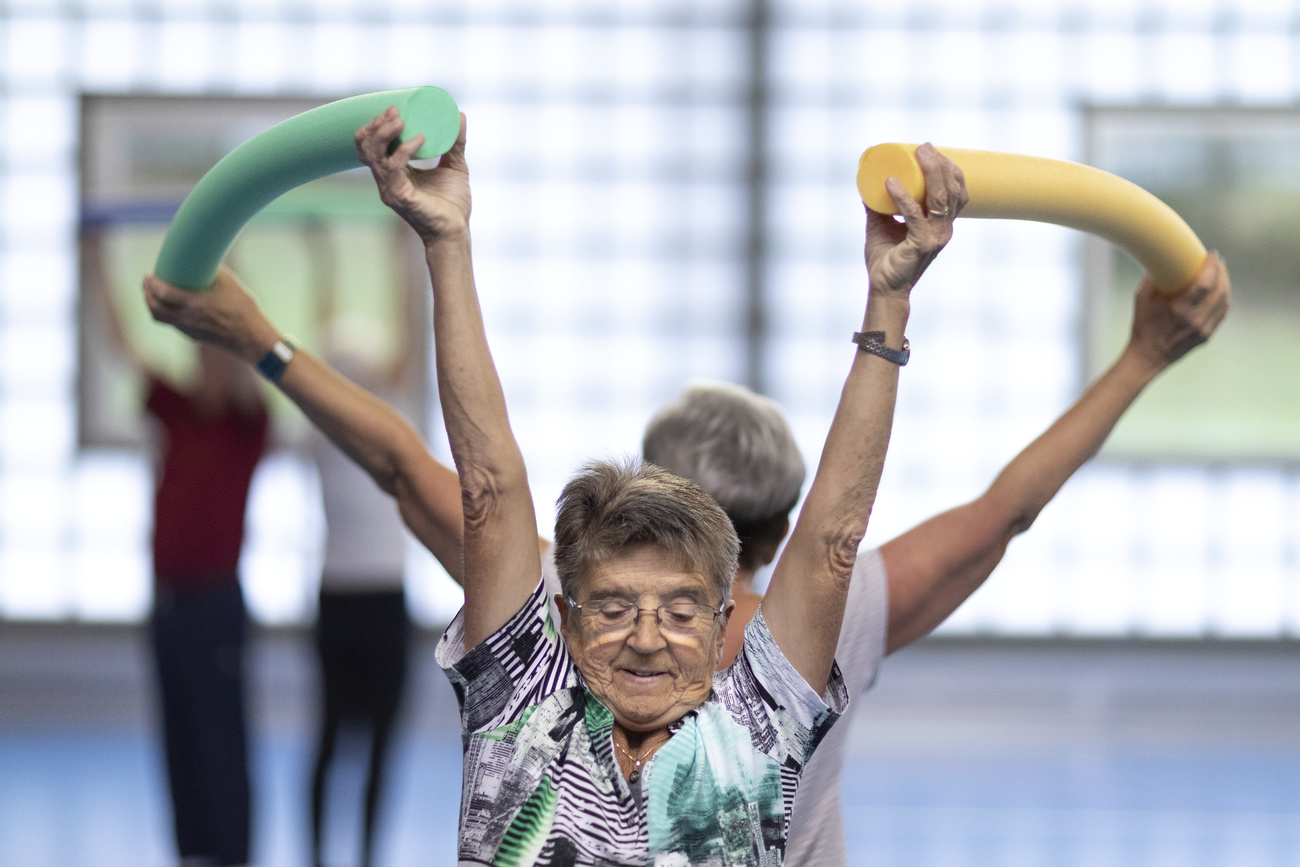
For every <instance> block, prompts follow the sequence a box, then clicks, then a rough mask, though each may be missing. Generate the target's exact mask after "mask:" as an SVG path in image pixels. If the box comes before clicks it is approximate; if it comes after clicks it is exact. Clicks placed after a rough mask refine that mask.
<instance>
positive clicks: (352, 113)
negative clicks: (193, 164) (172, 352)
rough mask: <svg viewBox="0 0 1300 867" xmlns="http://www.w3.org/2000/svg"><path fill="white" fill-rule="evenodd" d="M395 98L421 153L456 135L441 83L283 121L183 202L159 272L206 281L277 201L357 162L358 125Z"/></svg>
mask: <svg viewBox="0 0 1300 867" xmlns="http://www.w3.org/2000/svg"><path fill="white" fill-rule="evenodd" d="M390 105H395V106H397V108H398V111H399V112H400V113H401V115H402V119H403V120H404V121H405V122H406V126H405V128H404V129H403V131H402V134H401V137H400V138H401V140H402V141H404V142H405V141H407V140H409V139H411V138H413V137H414V136H416V135H423V136H424V138H425V141H424V144H423V145H422V146H421V147H420V150H419V151H417V152H416V154H415V158H416V159H430V158H433V157H437V156H441V155H442V154H444V153H446V152H447V151H448V150H450V149H451V146H452V145H453V144H455V143H456V136H457V135H458V134H459V132H460V110H459V109H458V108H457V106H456V102H455V100H453V99H452V98H451V96H450V95H448V93H447V92H446V91H445V90H442V89H441V88H438V87H410V88H404V89H401V90H385V91H379V92H377V93H367V94H362V95H360V96H353V97H349V98H347V99H340V100H338V101H336V102H331V103H327V104H326V105H322V106H319V107H317V108H313V109H311V110H309V111H305V112H303V113H302V114H298V115H295V116H294V117H291V118H288V119H287V120H284V121H281V122H280V123H278V124H276V125H275V126H273V127H271V128H270V129H268V130H266V131H265V132H263V133H260V134H259V135H257V136H255V137H253V138H252V139H249V140H248V141H246V142H244V143H243V144H241V145H240V146H239V147H237V148H235V149H234V150H233V151H231V152H230V153H228V154H226V156H225V157H223V158H222V159H221V161H220V162H218V163H217V164H216V165H215V166H213V167H212V168H211V169H210V170H209V171H208V173H207V174H205V175H204V176H203V177H202V178H201V179H200V180H199V182H198V183H197V184H195V185H194V189H193V190H191V191H190V194H189V195H188V196H186V197H185V201H184V202H182V203H181V206H180V209H179V210H178V211H177V212H176V216H175V217H174V218H173V219H172V222H171V225H170V226H169V227H168V229H167V236H166V238H164V240H163V245H162V250H161V251H160V252H159V254H158V261H157V263H156V264H155V265H154V273H156V274H157V275H158V276H159V277H161V278H162V279H163V280H165V281H167V282H168V283H171V284H172V285H174V286H180V287H182V288H185V289H203V288H207V287H209V286H211V285H212V283H213V281H214V280H216V278H217V268H218V267H219V266H220V264H221V260H222V259H223V258H224V257H225V255H226V251H228V250H229V249H230V245H231V244H233V243H234V241H235V237H236V236H237V235H238V234H239V232H240V231H241V230H242V229H243V228H244V225H245V224H246V223H247V222H248V221H249V220H250V219H252V218H253V216H254V215H256V214H257V212H258V211H260V210H262V208H264V207H266V205H268V204H269V203H270V202H272V201H274V200H275V199H276V198H277V197H279V196H280V195H282V194H283V193H286V192H288V191H289V190H291V189H293V188H295V187H298V186H301V185H302V184H305V183H307V182H308V181H314V180H316V179H317V178H323V177H325V176H326V175H332V174H334V173H335V172H341V171H345V170H346V169H353V168H356V167H357V166H359V165H361V163H360V162H359V161H358V160H357V149H356V142H355V138H354V137H355V135H356V131H357V130H358V129H359V128H361V127H363V126H365V125H366V124H368V123H369V122H370V121H371V120H373V119H374V118H375V116H376V115H378V114H380V113H381V112H383V111H384V109H386V108H388V107H389V106H390Z"/></svg>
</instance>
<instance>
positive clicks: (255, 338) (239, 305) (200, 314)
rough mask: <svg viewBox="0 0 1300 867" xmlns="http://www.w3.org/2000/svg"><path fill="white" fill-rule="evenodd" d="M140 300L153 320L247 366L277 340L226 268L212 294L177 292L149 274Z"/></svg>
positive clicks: (254, 304) (223, 268)
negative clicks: (208, 344)
mask: <svg viewBox="0 0 1300 867" xmlns="http://www.w3.org/2000/svg"><path fill="white" fill-rule="evenodd" d="M144 297H145V302H146V303H147V304H148V305H149V312H150V313H151V314H152V315H153V318H154V319H155V320H156V321H158V322H162V323H165V324H167V325H171V326H174V327H175V328H177V329H179V330H180V331H181V332H183V333H184V334H186V335H187V336H189V337H190V338H192V339H194V340H198V341H201V342H203V343H210V344H212V345H213V346H218V347H220V348H222V349H224V350H226V351H227V352H231V353H234V354H235V355H238V356H240V357H241V358H243V359H245V360H247V361H256V360H257V359H258V358H261V357H262V354H263V353H265V352H266V350H267V349H268V348H269V347H270V346H272V345H273V344H274V343H275V341H277V340H279V339H280V333H279V332H278V331H276V329H275V326H274V325H273V324H271V321H270V320H269V319H267V318H266V316H265V315H264V314H263V313H262V310H261V308H259V307H258V306H257V301H256V300H255V299H254V298H253V296H252V294H251V293H249V291H248V290H247V289H245V288H244V285H243V284H242V283H241V282H240V281H239V277H238V276H237V275H236V274H235V272H234V271H231V270H230V269H229V268H227V267H226V266H225V265H222V266H221V268H220V269H219V270H218V271H217V279H216V282H214V283H213V284H212V288H211V289H205V290H199V291H192V290H187V289H179V288H177V287H175V286H173V285H171V284H170V283H167V282H164V281H163V280H161V279H159V278H158V277H157V276H155V275H153V274H150V275H148V276H147V277H145V278H144Z"/></svg>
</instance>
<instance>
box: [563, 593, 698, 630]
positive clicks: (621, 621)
mask: <svg viewBox="0 0 1300 867" xmlns="http://www.w3.org/2000/svg"><path fill="white" fill-rule="evenodd" d="M569 607H571V608H573V609H574V610H575V611H577V612H578V614H580V615H581V616H582V617H584V618H586V622H587V623H588V624H590V625H591V627H592V628H593V629H595V630H596V631H598V632H602V633H616V632H630V631H631V629H632V627H633V626H634V625H635V624H636V621H637V618H639V617H640V616H641V614H642V613H644V612H647V611H652V612H654V615H655V619H656V620H657V621H658V623H659V628H660V629H661V630H663V631H664V632H669V633H673V634H675V635H697V634H699V633H701V632H703V631H704V630H706V629H708V628H709V627H710V626H712V625H713V621H715V620H717V619H718V618H719V617H720V616H721V615H722V611H723V609H721V608H710V607H709V606H707V605H697V604H695V603H694V602H671V603H669V604H667V605H660V606H659V607H658V608H637V607H636V606H635V605H633V604H632V603H631V602H626V601H624V600H622V599H599V600H596V601H595V602H586V603H583V604H582V605H579V604H578V603H577V602H574V601H573V598H572V597H570V598H569Z"/></svg>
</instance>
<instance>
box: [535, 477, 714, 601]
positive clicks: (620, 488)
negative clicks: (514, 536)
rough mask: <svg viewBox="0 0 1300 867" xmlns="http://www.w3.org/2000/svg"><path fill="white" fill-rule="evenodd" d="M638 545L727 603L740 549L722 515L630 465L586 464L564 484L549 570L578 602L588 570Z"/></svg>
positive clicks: (673, 483)
mask: <svg viewBox="0 0 1300 867" xmlns="http://www.w3.org/2000/svg"><path fill="white" fill-rule="evenodd" d="M642 545H653V546H655V547H657V548H659V549H661V550H663V551H665V552H667V553H668V554H669V555H670V556H672V557H674V558H675V559H676V560H677V561H678V564H679V568H682V569H686V570H689V571H699V572H703V573H704V575H705V576H706V577H707V578H708V580H709V583H710V585H711V586H712V587H713V589H714V591H715V592H716V594H717V598H718V603H719V604H723V603H725V602H726V601H727V600H728V599H730V598H731V581H732V579H733V578H735V576H736V567H737V557H738V556H739V551H740V543H739V541H738V540H737V539H736V530H735V528H734V527H733V526H732V525H731V521H730V520H728V518H727V514H726V512H724V511H723V510H722V508H721V507H720V506H719V505H718V504H717V502H715V501H714V499H713V498H712V497H710V496H709V494H708V492H706V491H705V490H704V489H703V488H701V487H700V486H699V485H697V484H695V483H694V482H691V481H688V480H686V479H683V478H680V477H678V476H675V475H673V474H672V473H670V472H668V471H667V470H664V469H661V468H659V467H657V466H654V465H652V464H644V463H640V462H639V461H637V460H635V459H629V460H625V461H621V462H617V461H591V462H589V463H587V464H585V465H584V466H583V468H582V470H581V471H580V472H579V473H578V475H576V476H574V477H573V478H572V479H570V480H569V483H568V484H567V485H565V486H564V490H563V492H561V494H560V499H559V502H558V503H557V505H556V516H555V570H556V572H558V573H559V576H560V589H561V591H562V592H563V593H564V595H566V596H568V597H569V598H571V599H576V598H577V596H578V592H579V590H580V589H581V588H582V585H583V584H584V583H585V582H586V580H587V577H588V576H589V575H590V574H591V571H592V569H594V568H595V567H597V566H599V565H600V564H602V563H605V562H607V561H609V560H612V559H615V558H617V557H618V556H619V555H620V554H623V553H627V552H630V551H631V550H632V549H634V548H638V547H640V546H642Z"/></svg>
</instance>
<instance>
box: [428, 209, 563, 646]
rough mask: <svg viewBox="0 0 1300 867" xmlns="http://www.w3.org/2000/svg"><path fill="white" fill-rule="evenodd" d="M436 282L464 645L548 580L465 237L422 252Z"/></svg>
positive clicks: (437, 333)
mask: <svg viewBox="0 0 1300 867" xmlns="http://www.w3.org/2000/svg"><path fill="white" fill-rule="evenodd" d="M425 251H426V260H427V262H428V266H429V276H430V278H431V279H432V282H433V329H434V347H435V354H436V358H437V370H438V396H439V399H440V401H441V403H442V414H443V420H444V422H445V424H446V427H447V437H448V440H449V442H450V444H451V452H452V457H453V459H454V460H455V463H456V471H457V473H458V475H459V478H460V490H461V504H462V508H463V510H464V552H465V556H464V559H465V569H464V586H465V611H464V629H465V645H466V647H467V648H469V647H473V646H474V645H475V644H477V643H478V642H479V641H481V640H482V639H483V638H486V637H487V636H488V635H490V634H491V633H492V632H494V631H495V630H496V629H498V628H499V627H500V626H501V625H502V624H504V623H505V621H506V620H507V619H508V618H509V617H510V616H511V615H513V614H514V612H515V611H516V610H518V608H519V606H520V605H522V604H523V602H524V601H525V600H526V598H527V596H528V593H529V592H531V590H532V585H533V583H534V582H535V581H536V580H537V577H538V576H539V575H540V574H541V559H540V557H539V555H538V550H537V544H536V539H537V519H536V516H535V514H534V511H533V500H532V493H531V492H530V491H529V490H528V478H527V472H526V470H525V468H524V461H523V455H522V454H521V452H520V450H519V446H518V444H517V443H516V441H515V438H514V435H513V433H512V432H511V430H510V421H509V417H508V416H507V413H506V402H505V395H504V393H503V391H502V388H501V381H500V379H499V378H498V376H497V372H496V366H495V364H494V363H493V361H492V355H491V352H490V350H489V348H488V342H487V335H486V332H485V330H484V326H483V316H482V312H481V310H480V308H479V303H478V296H477V293H476V291H475V287H474V276H473V269H472V264H471V252H470V238H469V232H468V228H467V227H466V228H465V229H464V230H463V231H462V232H458V233H454V234H450V235H444V236H442V237H439V238H436V239H433V240H430V241H428V242H426V245H425Z"/></svg>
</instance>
